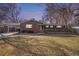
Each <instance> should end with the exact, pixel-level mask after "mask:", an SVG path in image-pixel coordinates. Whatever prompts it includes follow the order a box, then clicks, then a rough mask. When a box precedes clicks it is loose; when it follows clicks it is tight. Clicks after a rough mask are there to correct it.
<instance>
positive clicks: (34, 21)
mask: <svg viewBox="0 0 79 59" xmlns="http://www.w3.org/2000/svg"><path fill="white" fill-rule="evenodd" d="M24 23H26V24H43V23H41V22H38V21H36V20H29V21H27V22H24Z"/></svg>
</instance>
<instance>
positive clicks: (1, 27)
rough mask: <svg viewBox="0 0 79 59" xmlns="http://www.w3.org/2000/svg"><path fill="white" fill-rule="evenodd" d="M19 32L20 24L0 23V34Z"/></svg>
mask: <svg viewBox="0 0 79 59" xmlns="http://www.w3.org/2000/svg"><path fill="white" fill-rule="evenodd" d="M15 31H20V23H2V24H0V33H4V32H15Z"/></svg>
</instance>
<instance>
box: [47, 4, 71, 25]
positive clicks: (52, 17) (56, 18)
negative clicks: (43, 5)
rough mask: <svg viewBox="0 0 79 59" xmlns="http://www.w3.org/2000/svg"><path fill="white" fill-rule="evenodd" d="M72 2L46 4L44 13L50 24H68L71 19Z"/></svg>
mask: <svg viewBox="0 0 79 59" xmlns="http://www.w3.org/2000/svg"><path fill="white" fill-rule="evenodd" d="M71 5H72V4H47V9H46V14H47V15H48V20H49V21H50V23H51V24H53V23H54V24H55V25H68V24H71V22H70V21H72V10H71Z"/></svg>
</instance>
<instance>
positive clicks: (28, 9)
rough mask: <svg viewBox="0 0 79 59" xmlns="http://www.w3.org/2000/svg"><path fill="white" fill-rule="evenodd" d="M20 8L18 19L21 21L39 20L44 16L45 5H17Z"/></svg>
mask: <svg viewBox="0 0 79 59" xmlns="http://www.w3.org/2000/svg"><path fill="white" fill-rule="evenodd" d="M18 6H19V7H21V12H20V17H21V18H23V19H31V18H35V19H36V20H40V19H41V18H42V16H43V14H44V10H45V7H46V6H45V4H35V3H34V4H33V3H30V4H28V3H21V4H18Z"/></svg>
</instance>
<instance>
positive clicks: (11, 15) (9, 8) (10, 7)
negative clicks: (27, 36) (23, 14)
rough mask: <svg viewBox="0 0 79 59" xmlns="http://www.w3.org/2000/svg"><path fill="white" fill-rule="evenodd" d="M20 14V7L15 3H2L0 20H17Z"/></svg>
mask: <svg viewBox="0 0 79 59" xmlns="http://www.w3.org/2000/svg"><path fill="white" fill-rule="evenodd" d="M18 15H19V8H18V7H17V4H14V3H1V4H0V22H1V21H4V20H6V21H7V20H10V21H11V22H17V21H18Z"/></svg>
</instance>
